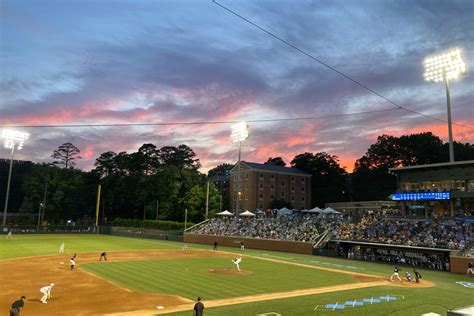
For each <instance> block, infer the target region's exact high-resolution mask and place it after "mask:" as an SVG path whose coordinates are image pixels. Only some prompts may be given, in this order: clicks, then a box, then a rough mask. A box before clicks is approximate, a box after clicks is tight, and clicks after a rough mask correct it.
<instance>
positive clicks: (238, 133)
mask: <svg viewBox="0 0 474 316" xmlns="http://www.w3.org/2000/svg"><path fill="white" fill-rule="evenodd" d="M230 137H231V138H232V141H233V142H234V143H238V142H242V141H244V140H246V139H247V137H249V125H248V124H247V123H246V122H240V123H237V124H234V125H232V132H231V134H230Z"/></svg>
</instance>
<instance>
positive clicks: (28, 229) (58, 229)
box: [0, 225, 97, 234]
mask: <svg viewBox="0 0 474 316" xmlns="http://www.w3.org/2000/svg"><path fill="white" fill-rule="evenodd" d="M10 231H11V232H12V234H97V227H96V226H68V225H47V226H36V225H35V226H32V225H31V226H0V234H8V233H9V232H10Z"/></svg>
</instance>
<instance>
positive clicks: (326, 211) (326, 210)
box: [322, 207, 341, 214]
mask: <svg viewBox="0 0 474 316" xmlns="http://www.w3.org/2000/svg"><path fill="white" fill-rule="evenodd" d="M322 212H323V213H324V214H341V212H338V211H336V210H335V209H332V208H330V207H327V208H325V209H324V210H323V211H322Z"/></svg>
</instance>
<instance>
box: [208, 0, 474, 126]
mask: <svg viewBox="0 0 474 316" xmlns="http://www.w3.org/2000/svg"><path fill="white" fill-rule="evenodd" d="M212 2H213V3H215V4H216V5H218V6H220V7H221V8H223V9H224V10H226V11H228V12H230V13H231V14H233V15H235V16H237V17H238V18H240V19H242V20H243V21H245V22H247V23H248V24H250V25H252V26H254V27H256V28H258V29H259V30H261V31H262V32H264V33H266V34H268V35H270V36H271V37H273V38H275V39H277V40H279V41H280V42H282V43H284V44H285V45H287V46H289V47H291V48H293V49H294V50H296V51H298V52H300V53H301V54H303V55H305V56H306V57H309V58H310V59H312V60H314V61H316V62H318V63H320V64H321V65H323V66H325V67H327V68H329V69H331V70H332V71H334V72H336V73H338V74H339V75H341V76H343V77H344V78H346V79H348V80H350V81H352V82H353V83H355V84H356V85H358V86H360V87H362V88H364V89H366V90H367V91H369V92H371V93H373V94H375V95H376V96H378V97H380V98H382V99H383V100H385V101H387V102H389V103H390V104H392V105H394V106H395V107H396V108H398V109H403V110H405V111H408V112H411V113H414V114H418V115H421V116H424V117H426V118H430V119H433V120H436V121H441V122H444V123H447V122H448V121H446V120H443V119H439V118H436V117H433V116H430V115H427V114H423V113H421V112H418V111H415V110H411V109H408V108H406V107H404V106H401V105H400V104H398V103H396V102H395V101H392V100H390V99H389V98H387V97H385V96H383V95H382V94H380V93H378V92H377V91H375V90H373V89H371V88H369V87H368V86H367V85H365V84H363V83H361V82H360V81H358V80H356V79H353V78H352V77H350V76H349V75H346V74H345V73H343V72H342V71H339V70H337V69H336V68H334V67H332V66H331V65H329V64H327V63H325V62H324V61H322V60H320V59H318V58H316V57H314V56H313V55H311V54H310V53H308V52H306V51H304V50H303V49H301V48H299V47H297V46H296V45H294V44H291V43H290V42H288V41H286V40H285V39H283V38H281V37H279V36H278V35H276V34H274V33H272V32H270V31H269V30H267V29H265V28H264V27H262V26H260V25H258V24H257V23H255V22H252V21H250V20H249V19H247V18H245V17H244V16H242V15H240V14H239V13H237V12H235V11H233V10H232V9H229V8H228V7H226V6H225V5H223V4H220V3H219V2H217V1H216V0H212ZM452 124H454V125H458V126H462V127H468V128H472V129H474V126H470V125H464V124H459V123H452Z"/></svg>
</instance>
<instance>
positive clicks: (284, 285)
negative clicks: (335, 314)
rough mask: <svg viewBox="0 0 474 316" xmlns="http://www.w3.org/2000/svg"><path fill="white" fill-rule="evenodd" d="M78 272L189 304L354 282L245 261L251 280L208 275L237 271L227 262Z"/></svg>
mask: <svg viewBox="0 0 474 316" xmlns="http://www.w3.org/2000/svg"><path fill="white" fill-rule="evenodd" d="M81 268H82V269H85V270H87V271H89V272H93V273H95V274H97V275H99V276H101V277H103V278H106V279H108V280H111V281H113V282H114V283H116V284H119V285H121V286H123V287H126V288H128V289H131V290H134V291H139V292H148V293H164V294H171V295H179V296H183V297H186V298H189V299H194V298H195V297H196V296H201V297H205V298H207V299H218V298H227V297H237V296H244V295H252V294H260V293H271V292H281V291H290V290H296V289H305V288H316V287H321V286H328V285H334V284H344V283H353V282H355V281H356V280H355V279H354V278H352V277H351V276H349V275H345V274H341V273H335V272H327V271H322V270H315V269H311V268H305V267H299V266H294V265H288V264H284V263H275V262H269V261H266V260H261V259H254V258H244V259H243V260H242V263H241V269H244V270H250V271H251V272H253V273H252V274H250V275H239V274H237V275H228V274H217V273H213V272H210V270H211V269H235V265H234V264H233V263H232V262H231V259H229V258H215V257H214V258H192V259H164V260H144V261H126V262H107V264H104V263H87V264H83V265H81Z"/></svg>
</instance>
